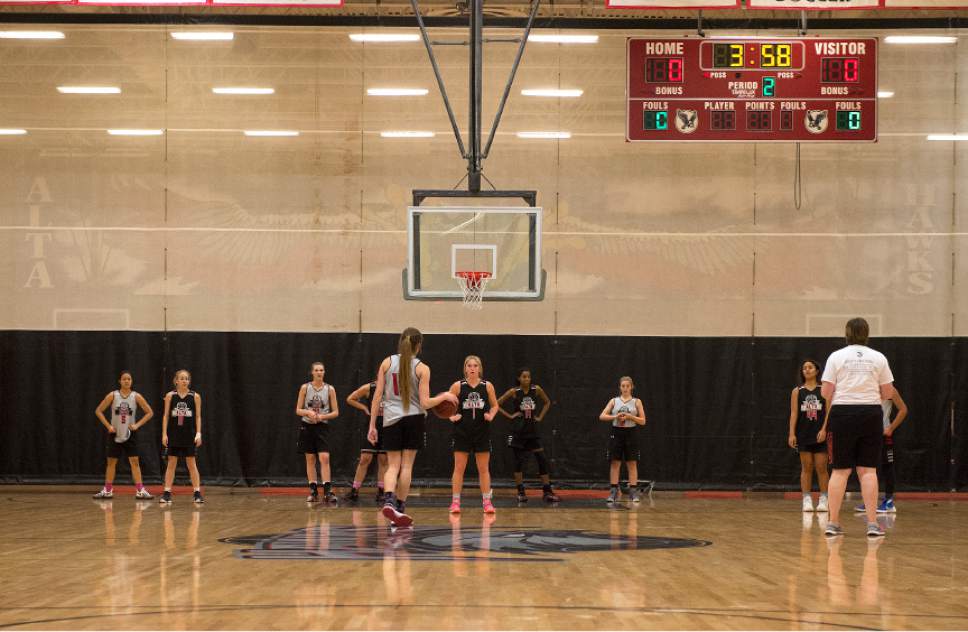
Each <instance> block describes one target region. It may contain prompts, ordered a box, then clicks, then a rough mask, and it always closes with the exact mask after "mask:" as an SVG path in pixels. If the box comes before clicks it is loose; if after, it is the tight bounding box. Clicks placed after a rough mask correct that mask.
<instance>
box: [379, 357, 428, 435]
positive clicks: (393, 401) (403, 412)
mask: <svg viewBox="0 0 968 632" xmlns="http://www.w3.org/2000/svg"><path fill="white" fill-rule="evenodd" d="M418 364H420V359H419V358H412V359H411V360H410V401H409V406H407V407H406V409H405V408H404V406H403V400H402V399H401V396H400V356H399V355H398V354H394V355H392V356H390V368H388V369H387V373H386V375H385V376H384V377H385V378H386V380H385V383H384V385H383V425H384V426H392V425H393V424H394V423H396V421H397V420H398V419H400V418H402V417H407V416H409V415H425V414H426V411H425V410H424V409H423V408H421V406H420V391H419V382H418V380H417V365H418Z"/></svg>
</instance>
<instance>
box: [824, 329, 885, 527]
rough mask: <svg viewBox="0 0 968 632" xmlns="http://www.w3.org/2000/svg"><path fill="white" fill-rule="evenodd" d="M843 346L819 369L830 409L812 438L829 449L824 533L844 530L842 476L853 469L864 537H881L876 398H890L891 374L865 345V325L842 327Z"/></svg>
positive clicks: (844, 482) (844, 481)
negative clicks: (862, 510) (861, 502)
mask: <svg viewBox="0 0 968 632" xmlns="http://www.w3.org/2000/svg"><path fill="white" fill-rule="evenodd" d="M845 334H846V338H847V346H846V347H844V348H843V349H840V350H838V351H834V352H833V353H832V354H830V357H829V358H827V362H826V364H825V365H824V369H823V378H822V379H823V386H822V387H821V393H822V394H823V397H824V399H825V400H827V401H828V402H830V412H829V413H828V414H827V419H826V421H825V422H824V425H823V428H822V429H821V430H820V433H819V434H818V435H817V439H818V440H820V441H823V440H825V439H826V441H827V449H828V450H829V452H830V466H831V468H832V469H833V474H831V475H830V483H829V489H830V521H829V522H828V523H827V528H826V529H825V530H824V532H825V534H826V535H828V536H831V537H834V536H840V535H843V534H844V530H843V529H842V528H841V526H840V507H841V505H842V504H843V501H844V492H845V491H846V490H847V478H848V477H849V476H850V471H851V470H852V469H856V470H857V478H858V479H859V480H860V489H861V495H862V496H863V498H864V506H865V509H866V512H865V513H866V514H867V536H868V537H871V538H880V537H884V530H883V529H882V528H881V527H880V525H878V524H877V465H878V463H879V462H880V459H881V443H882V440H883V434H884V430H883V427H882V425H881V418H882V416H883V410H882V409H881V402H882V401H883V400H885V399H891V398H892V397H893V396H894V375H893V374H892V373H891V367H890V366H889V365H888V362H887V358H885V357H884V354H882V353H880V352H878V351H875V350H874V349H871V348H870V347H868V346H867V340H868V337H869V335H870V326H869V325H868V324H867V321H866V320H864V319H863V318H853V319H851V320H849V321H848V322H847V326H846V328H845Z"/></svg>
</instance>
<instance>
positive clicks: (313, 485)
mask: <svg viewBox="0 0 968 632" xmlns="http://www.w3.org/2000/svg"><path fill="white" fill-rule="evenodd" d="M303 457H304V458H305V459H306V481H307V482H308V484H309V496H307V497H306V502H310V503H314V502H318V501H319V482H318V480H317V478H316V453H315V452H306V453H305V454H304V455H303Z"/></svg>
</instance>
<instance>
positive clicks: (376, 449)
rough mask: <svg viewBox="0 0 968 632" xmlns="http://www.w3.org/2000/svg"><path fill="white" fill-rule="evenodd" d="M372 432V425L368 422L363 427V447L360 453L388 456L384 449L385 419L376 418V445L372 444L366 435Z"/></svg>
mask: <svg viewBox="0 0 968 632" xmlns="http://www.w3.org/2000/svg"><path fill="white" fill-rule="evenodd" d="M369 431H370V424H369V422H367V423H366V424H364V425H363V443H362V444H361V445H362V446H363V447H362V448H360V452H369V453H370V454H386V453H387V451H386V449H385V448H384V447H383V417H377V418H376V445H374V444H372V443H370V440H369V439H367V437H366V435H367V433H368V432H369Z"/></svg>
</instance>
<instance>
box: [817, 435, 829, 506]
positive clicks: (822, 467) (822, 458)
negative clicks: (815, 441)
mask: <svg viewBox="0 0 968 632" xmlns="http://www.w3.org/2000/svg"><path fill="white" fill-rule="evenodd" d="M813 469H814V471H816V473H817V485H818V486H819V487H820V499H819V500H818V501H817V511H829V509H830V500H829V496H828V495H827V488H828V487H829V484H830V473H829V472H828V471H827V452H826V451H823V450H821V451H820V452H814V453H813Z"/></svg>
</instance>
